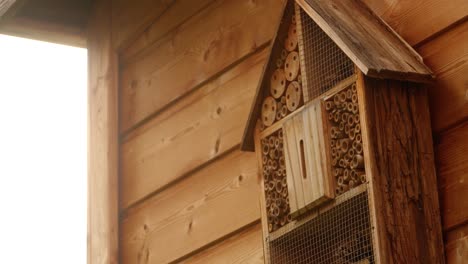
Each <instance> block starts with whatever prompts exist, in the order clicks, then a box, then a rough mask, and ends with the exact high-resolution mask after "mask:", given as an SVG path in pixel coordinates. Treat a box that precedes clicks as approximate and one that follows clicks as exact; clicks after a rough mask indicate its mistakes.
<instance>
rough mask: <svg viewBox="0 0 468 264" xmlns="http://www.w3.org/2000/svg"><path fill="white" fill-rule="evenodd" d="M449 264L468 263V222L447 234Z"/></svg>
mask: <svg viewBox="0 0 468 264" xmlns="http://www.w3.org/2000/svg"><path fill="white" fill-rule="evenodd" d="M445 237H446V245H445V252H446V256H447V264H464V263H468V224H466V225H464V226H461V227H459V228H457V229H455V230H452V231H450V232H448V233H447V234H446V236H445Z"/></svg>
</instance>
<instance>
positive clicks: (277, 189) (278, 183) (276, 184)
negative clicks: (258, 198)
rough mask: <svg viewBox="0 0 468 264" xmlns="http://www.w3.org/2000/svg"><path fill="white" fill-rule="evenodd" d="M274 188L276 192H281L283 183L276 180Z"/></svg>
mask: <svg viewBox="0 0 468 264" xmlns="http://www.w3.org/2000/svg"><path fill="white" fill-rule="evenodd" d="M275 189H276V192H277V193H282V192H283V185H282V184H281V181H277V182H276V183H275Z"/></svg>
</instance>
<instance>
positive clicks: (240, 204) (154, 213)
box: [120, 151, 260, 263]
mask: <svg viewBox="0 0 468 264" xmlns="http://www.w3.org/2000/svg"><path fill="white" fill-rule="evenodd" d="M259 191H260V188H259V184H258V180H257V163H256V159H255V154H253V153H241V152H240V151H233V152H231V153H229V155H227V156H225V157H223V158H222V159H220V160H217V161H216V162H214V163H212V164H210V165H209V166H207V167H205V168H203V169H201V170H199V171H197V172H196V173H194V174H193V175H190V176H189V177H188V178H186V179H184V180H182V181H181V182H179V183H177V184H176V185H174V186H172V187H171V188H169V189H166V190H164V191H163V192H161V193H159V194H157V195H155V196H153V197H151V198H150V199H148V200H146V201H144V202H143V203H141V204H140V205H138V206H136V207H133V208H132V209H130V210H128V211H127V212H126V213H125V216H124V217H123V219H122V222H121V240H120V246H121V262H122V263H168V262H171V261H174V260H176V259H179V258H181V257H183V256H185V255H187V254H189V253H191V252H193V251H194V250H197V249H199V248H201V247H203V246H205V245H207V244H209V243H211V242H214V241H216V240H218V239H221V238H223V237H224V236H226V235H228V234H230V233H232V232H235V231H236V230H238V229H240V228H242V227H244V226H246V225H248V224H251V223H253V222H255V221H258V219H259V218H260V209H259V204H258V195H259Z"/></svg>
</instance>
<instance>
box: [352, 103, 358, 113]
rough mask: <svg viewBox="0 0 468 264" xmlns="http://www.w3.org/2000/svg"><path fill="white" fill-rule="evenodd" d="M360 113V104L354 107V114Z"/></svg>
mask: <svg viewBox="0 0 468 264" xmlns="http://www.w3.org/2000/svg"><path fill="white" fill-rule="evenodd" d="M358 112H359V106H358V104H355V105H353V114H357V113H358Z"/></svg>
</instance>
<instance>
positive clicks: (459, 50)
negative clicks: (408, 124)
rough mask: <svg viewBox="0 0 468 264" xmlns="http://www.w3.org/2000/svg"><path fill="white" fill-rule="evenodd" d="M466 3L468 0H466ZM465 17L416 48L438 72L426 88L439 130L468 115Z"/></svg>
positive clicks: (436, 128) (467, 35) (436, 126)
mask: <svg viewBox="0 0 468 264" xmlns="http://www.w3.org/2000/svg"><path fill="white" fill-rule="evenodd" d="M466 3H468V1H466ZM467 47H468V21H465V22H464V23H462V24H460V25H458V26H456V27H454V28H453V29H452V30H450V31H448V32H445V33H444V34H442V35H440V36H438V37H437V38H435V39H433V40H432V41H430V42H428V43H427V44H425V45H423V46H421V47H420V48H419V49H418V50H419V52H420V53H421V55H423V56H424V60H425V61H426V63H427V65H429V66H430V67H431V68H432V69H433V70H434V72H435V74H436V75H437V80H436V81H437V82H436V84H435V85H434V87H431V89H429V92H430V93H429V100H430V106H431V114H432V116H431V118H432V128H433V130H434V131H436V132H441V131H443V130H445V129H447V128H448V127H450V126H452V125H454V124H456V123H458V122H460V121H461V120H463V119H464V118H466V117H467V116H468V100H467V99H468V97H467V95H468V74H467V72H468V48H467Z"/></svg>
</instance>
